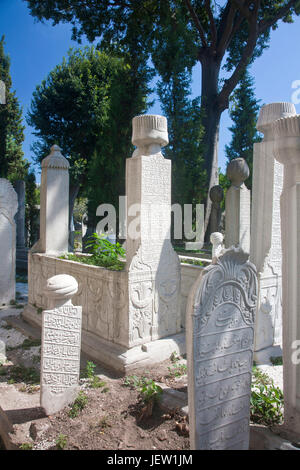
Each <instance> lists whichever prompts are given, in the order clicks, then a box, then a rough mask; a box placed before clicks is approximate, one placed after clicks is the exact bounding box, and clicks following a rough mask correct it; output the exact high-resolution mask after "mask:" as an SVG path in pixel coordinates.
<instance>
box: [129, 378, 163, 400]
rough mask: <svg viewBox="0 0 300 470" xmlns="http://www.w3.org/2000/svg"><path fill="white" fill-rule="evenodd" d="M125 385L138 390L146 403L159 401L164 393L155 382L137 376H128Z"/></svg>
mask: <svg viewBox="0 0 300 470" xmlns="http://www.w3.org/2000/svg"><path fill="white" fill-rule="evenodd" d="M123 385H124V386H125V387H130V388H133V389H136V390H138V391H139V393H140V396H141V398H142V400H143V401H144V403H148V402H150V401H157V400H159V398H160V397H161V394H162V392H163V391H162V388H161V387H160V386H159V385H157V384H156V383H155V381H154V380H152V379H148V378H147V377H138V376H137V375H131V376H126V377H125V378H124V381H123Z"/></svg>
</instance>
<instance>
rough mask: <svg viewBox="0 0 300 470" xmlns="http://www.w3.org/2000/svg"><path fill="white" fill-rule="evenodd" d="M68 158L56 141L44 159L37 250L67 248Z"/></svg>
mask: <svg viewBox="0 0 300 470" xmlns="http://www.w3.org/2000/svg"><path fill="white" fill-rule="evenodd" d="M68 170H69V162H68V160H67V159H66V158H65V157H63V155H62V154H61V152H60V148H59V147H58V146H57V145H53V146H52V147H51V152H50V154H49V155H48V157H46V158H44V160H43V161H42V178H41V202H40V239H39V241H38V245H36V246H35V247H34V251H38V252H39V253H48V254H58V253H63V252H67V251H68V237H69V171H68Z"/></svg>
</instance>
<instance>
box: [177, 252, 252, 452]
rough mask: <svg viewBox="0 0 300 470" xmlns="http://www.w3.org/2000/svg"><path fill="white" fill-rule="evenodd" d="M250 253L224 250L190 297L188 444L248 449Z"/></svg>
mask: <svg viewBox="0 0 300 470" xmlns="http://www.w3.org/2000/svg"><path fill="white" fill-rule="evenodd" d="M248 256H249V255H248V254H247V253H244V252H243V251H242V250H241V249H240V248H239V247H231V248H229V249H228V250H225V251H224V252H223V254H222V256H220V257H219V258H218V257H217V256H216V257H214V259H213V263H212V264H211V265H209V266H207V267H206V268H204V269H203V270H202V271H201V273H200V275H199V277H198V279H197V280H196V282H195V283H194V285H193V287H192V289H191V291H190V293H189V297H188V302H187V310H186V343H187V364H188V405H189V425H190V445H191V449H193V450H198V449H199V450H237V449H240V450H247V449H248V448H249V418H250V396H251V376H252V364H253V340H254V320H255V310H256V295H257V277H256V269H255V266H254V265H253V264H252V263H250V262H249V261H248Z"/></svg>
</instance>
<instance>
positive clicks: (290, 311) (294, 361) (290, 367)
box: [272, 114, 300, 439]
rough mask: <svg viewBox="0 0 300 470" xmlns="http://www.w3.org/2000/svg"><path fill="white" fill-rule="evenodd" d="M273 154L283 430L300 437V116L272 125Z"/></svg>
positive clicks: (279, 120) (288, 117)
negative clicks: (279, 179) (278, 169)
mask: <svg viewBox="0 0 300 470" xmlns="http://www.w3.org/2000/svg"><path fill="white" fill-rule="evenodd" d="M272 132H273V135H274V155H275V158H276V160H277V161H278V162H279V163H281V164H283V166H284V171H283V174H284V177H283V189H282V194H281V198H280V216H281V217H280V218H281V241H282V347H283V394H284V427H285V428H286V429H288V430H289V431H292V432H293V433H296V434H297V439H299V436H300V363H299V362H300V361H299V347H300V341H299V339H300V321H299V306H300V236H299V234H300V115H299V114H297V115H295V116H287V117H282V118H281V119H277V120H276V121H274V122H273V124H272Z"/></svg>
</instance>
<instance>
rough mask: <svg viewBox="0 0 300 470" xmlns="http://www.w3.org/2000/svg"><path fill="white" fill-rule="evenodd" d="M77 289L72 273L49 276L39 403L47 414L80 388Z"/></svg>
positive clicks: (68, 400) (67, 401)
mask: <svg viewBox="0 0 300 470" xmlns="http://www.w3.org/2000/svg"><path fill="white" fill-rule="evenodd" d="M77 291H78V284H77V281H76V279H75V278H74V277H72V276H69V275H67V274H59V275H57V276H53V277H51V278H49V279H48V281H47V286H46V289H45V295H46V296H47V297H48V302H49V309H48V310H44V311H43V314H42V315H43V320H42V354H41V396H40V402H41V407H42V408H44V410H45V413H46V414H47V415H51V414H53V413H56V412H58V411H60V410H62V409H63V408H64V407H65V406H67V405H68V404H69V403H72V402H73V401H74V400H75V398H76V396H77V394H78V388H79V371H80V346H81V316H82V307H74V305H72V302H71V298H72V297H73V295H75V294H76V292H77Z"/></svg>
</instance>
